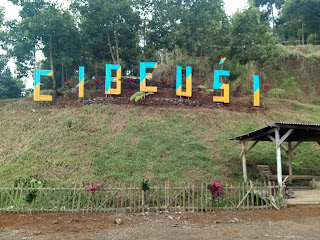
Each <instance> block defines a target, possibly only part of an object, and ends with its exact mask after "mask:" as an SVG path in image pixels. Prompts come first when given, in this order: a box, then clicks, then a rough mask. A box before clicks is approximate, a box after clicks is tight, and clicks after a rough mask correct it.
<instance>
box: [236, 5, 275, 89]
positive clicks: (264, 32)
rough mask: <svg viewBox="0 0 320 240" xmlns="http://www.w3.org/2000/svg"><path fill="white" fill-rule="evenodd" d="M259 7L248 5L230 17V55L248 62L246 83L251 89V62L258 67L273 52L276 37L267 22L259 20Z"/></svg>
mask: <svg viewBox="0 0 320 240" xmlns="http://www.w3.org/2000/svg"><path fill="white" fill-rule="evenodd" d="M260 14H261V13H260V12H259V9H258V8H256V7H255V6H254V5H252V4H251V5H250V7H249V8H248V9H245V10H243V11H242V12H237V13H235V15H234V16H233V18H232V36H231V56H232V58H236V59H238V60H239V62H240V64H248V71H247V73H248V76H247V79H248V85H247V89H248V90H249V89H251V82H252V81H249V79H252V77H253V76H251V75H250V74H251V62H253V64H255V65H256V64H259V66H260V67H262V65H263V64H264V62H265V61H267V60H268V59H270V58H271V57H272V56H273V54H274V52H275V44H276V42H277V39H276V38H275V37H274V36H273V34H272V33H271V29H270V27H269V25H268V23H267V22H265V21H260Z"/></svg>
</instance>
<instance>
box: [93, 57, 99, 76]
mask: <svg viewBox="0 0 320 240" xmlns="http://www.w3.org/2000/svg"><path fill="white" fill-rule="evenodd" d="M94 75H95V78H96V79H97V78H98V62H97V61H96V60H95V61H94Z"/></svg>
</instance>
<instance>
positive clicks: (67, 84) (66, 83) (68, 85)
mask: <svg viewBox="0 0 320 240" xmlns="http://www.w3.org/2000/svg"><path fill="white" fill-rule="evenodd" d="M64 85H65V86H66V87H68V88H70V87H71V81H70V80H68V81H66V82H65V83H64Z"/></svg>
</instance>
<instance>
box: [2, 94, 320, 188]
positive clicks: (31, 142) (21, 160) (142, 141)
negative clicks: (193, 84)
mask: <svg viewBox="0 0 320 240" xmlns="http://www.w3.org/2000/svg"><path fill="white" fill-rule="evenodd" d="M244 100H245V101H248V100H249V99H244ZM241 101H243V99H242V98H241ZM263 101H264V102H265V105H266V107H267V109H268V110H259V111H250V109H243V108H241V109H239V111H230V110H228V108H217V109H207V108H186V109H179V108H178V109H176V108H144V107H136V106H128V105H126V106H117V105H106V106H91V107H88V106H85V107H80V108H72V107H65V108H60V107H59V106H53V105H41V104H34V103H33V102H32V101H30V99H18V100H14V101H9V100H6V101H1V102H0V106H1V107H0V109H1V124H0V139H2V141H0V184H7V183H10V182H12V183H13V182H14V181H15V180H16V179H19V178H27V177H28V176H37V177H38V178H39V179H45V180H46V181H47V182H48V183H67V184H72V183H74V184H79V183H95V182H98V181H100V180H102V181H103V182H105V183H108V184H109V183H110V184H113V183H115V182H135V183H139V182H141V180H142V179H143V178H144V179H151V180H152V181H153V182H163V181H166V180H169V181H174V182H190V181H195V182H197V181H208V182H211V181H212V180H214V179H217V180H219V181H224V182H235V181H238V180H240V179H241V177H242V163H241V159H239V153H240V145H239V144H238V142H234V141H230V140H229V139H230V138H232V137H235V136H238V135H241V134H244V133H247V132H250V131H254V130H256V129H258V128H260V127H264V126H265V124H266V123H271V122H278V121H282V122H306V123H319V119H320V106H317V105H311V104H302V103H299V102H297V101H293V100H284V99H273V98H264V100H263ZM231 104H236V99H234V101H233V102H232V103H231ZM250 112H251V113H250ZM257 164H268V165H270V167H271V169H272V170H273V171H275V170H276V156H275V151H274V146H273V144H271V143H259V144H258V145H257V146H256V147H255V148H254V149H253V150H252V151H251V152H250V154H249V155H248V171H249V172H248V174H249V177H251V178H257V177H259V176H258V174H257V170H256V165H257ZM293 167H294V172H295V173H297V174H313V175H314V174H320V173H318V172H317V169H319V167H320V148H319V146H318V145H317V144H313V143H303V144H302V145H301V146H299V148H298V149H297V151H296V155H294V156H293ZM283 168H284V170H283V171H284V173H286V172H287V171H288V170H287V161H286V155H285V154H283Z"/></svg>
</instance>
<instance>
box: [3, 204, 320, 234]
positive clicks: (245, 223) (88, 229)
mask: <svg viewBox="0 0 320 240" xmlns="http://www.w3.org/2000/svg"><path fill="white" fill-rule="evenodd" d="M115 219H121V220H122V221H123V224H122V225H117V224H115ZM319 236H320V205H304V206H302V205H301V206H292V207H290V208H287V209H282V210H281V211H277V210H263V211H262V210H260V211H238V212H216V213H183V214H180V213H149V214H145V215H143V214H133V213H132V214H130V213H127V214H103V213H76V214H32V215H30V214H9V213H0V239H10V240H11V239H128V240H129V239H165V240H168V239H174V240H180V239H181V240H182V239H308V240H309V239H317V240H318V239H320V237H319Z"/></svg>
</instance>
